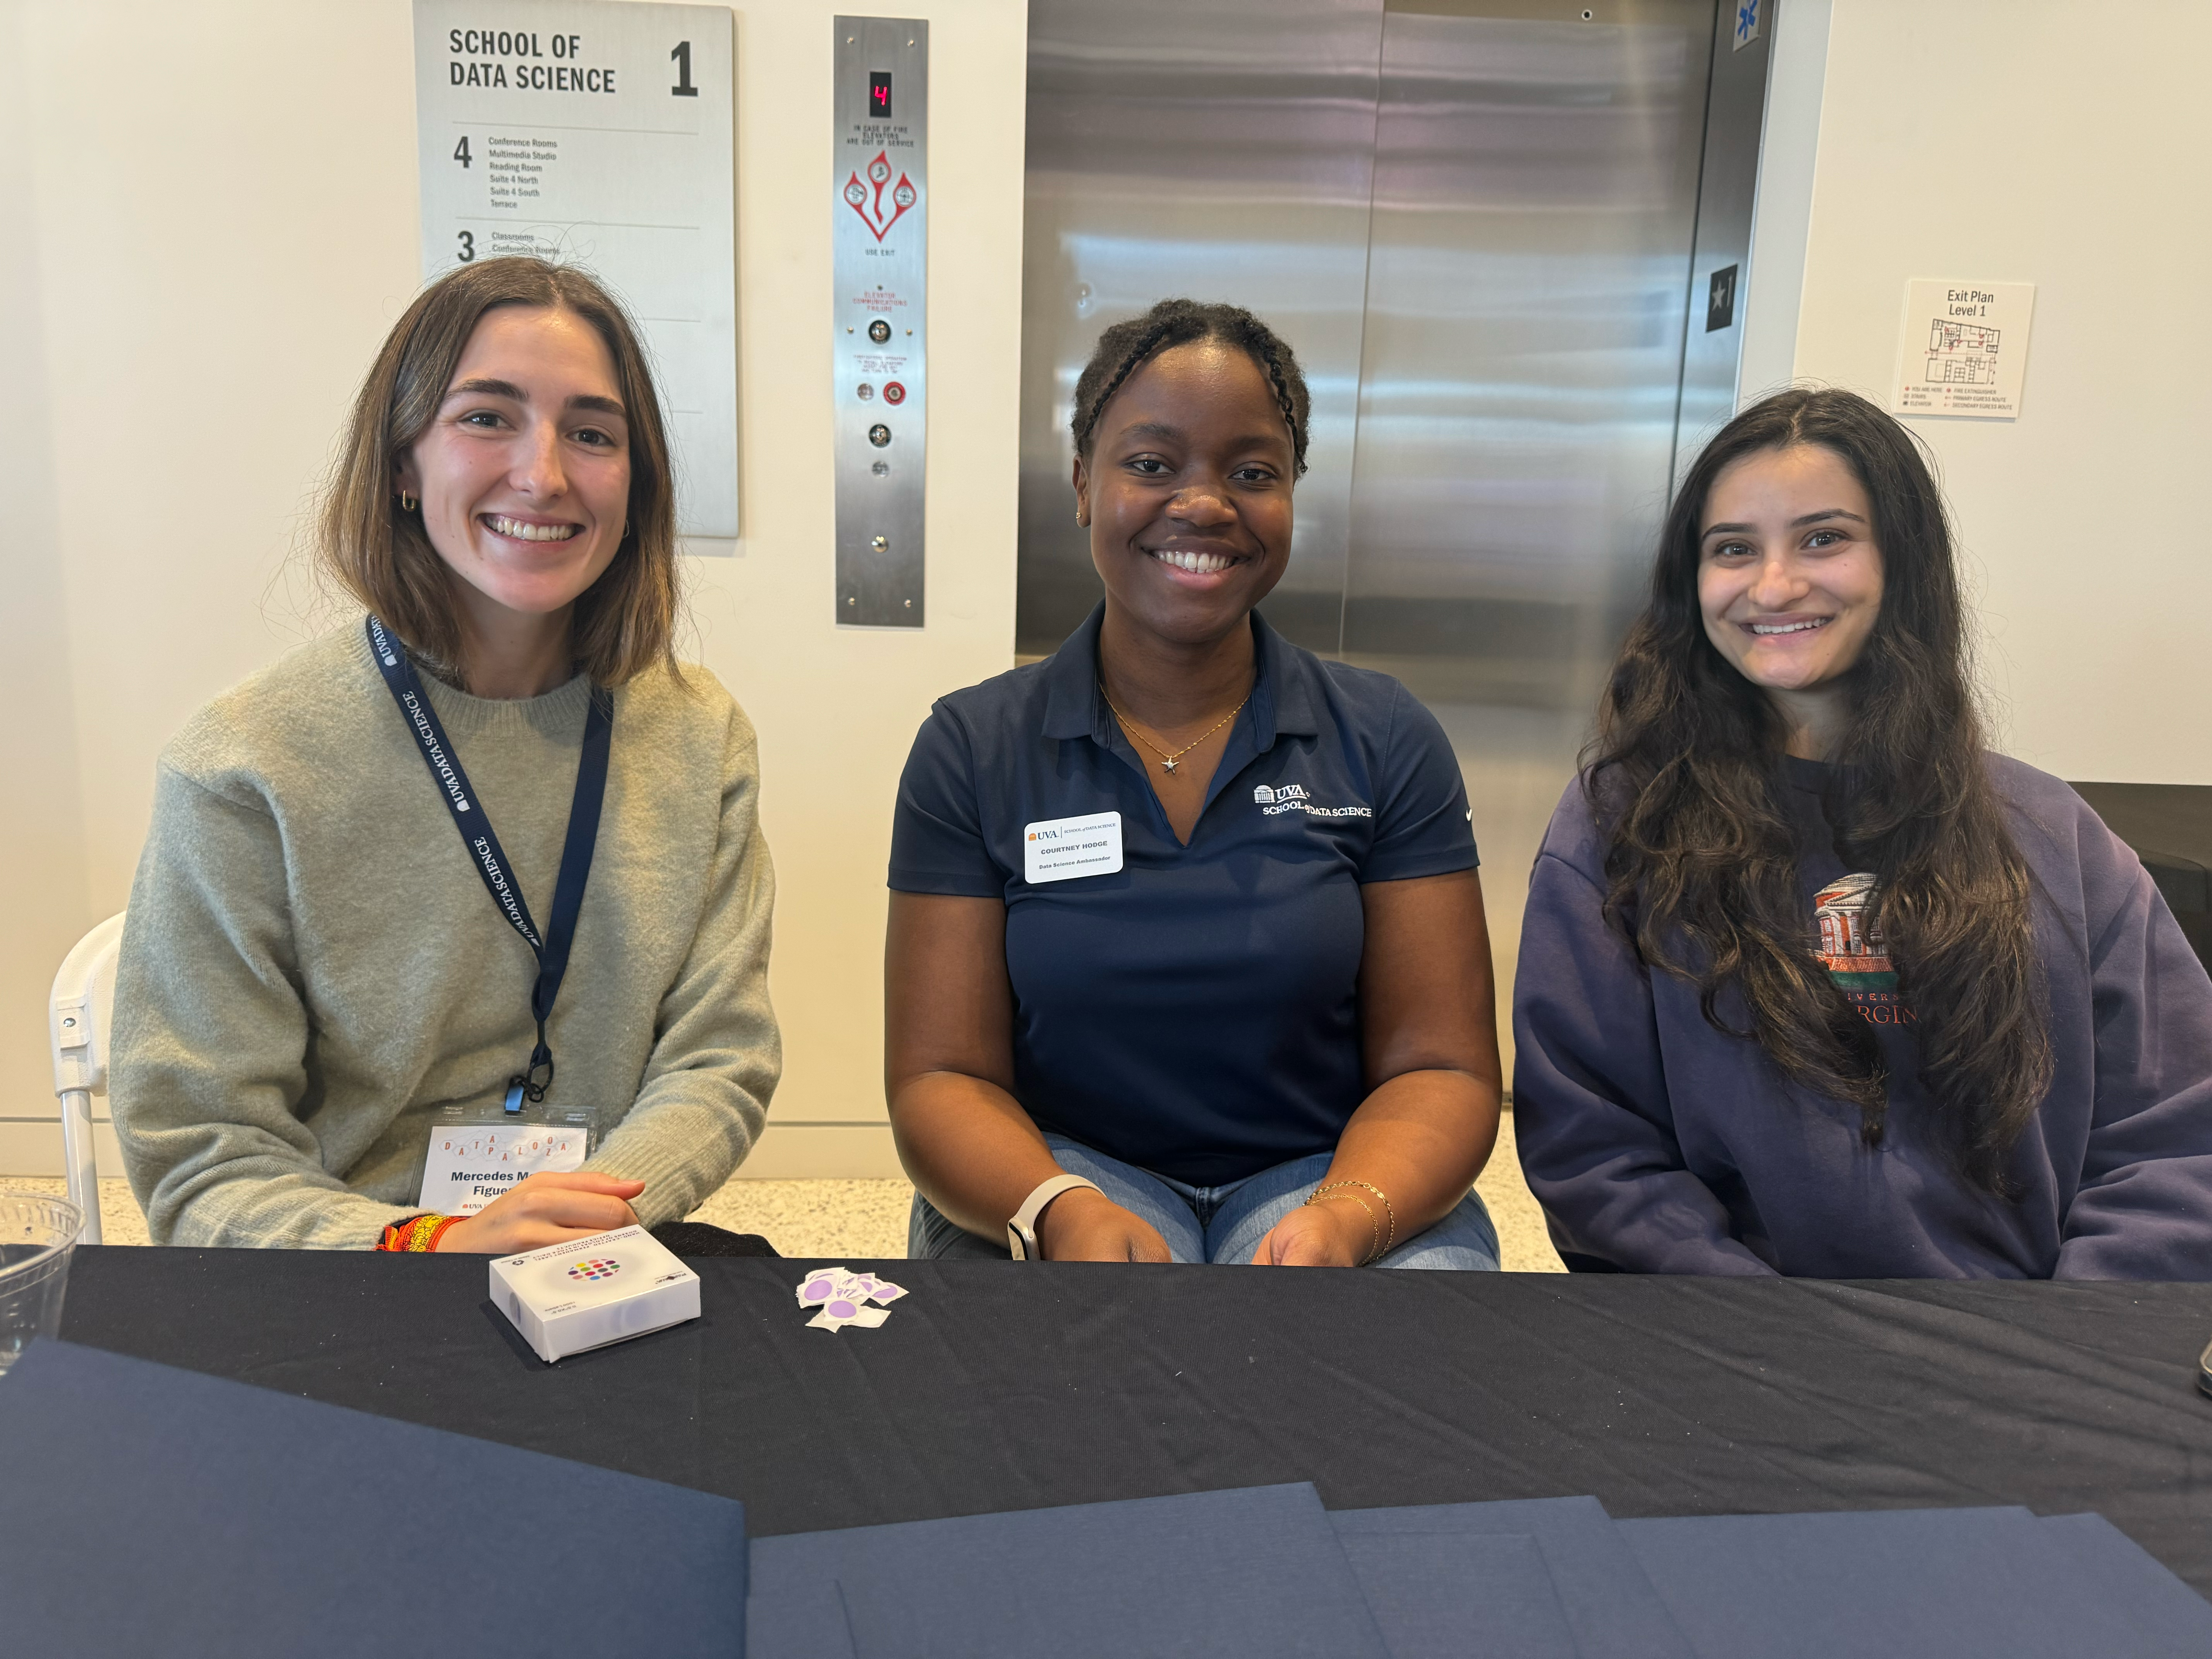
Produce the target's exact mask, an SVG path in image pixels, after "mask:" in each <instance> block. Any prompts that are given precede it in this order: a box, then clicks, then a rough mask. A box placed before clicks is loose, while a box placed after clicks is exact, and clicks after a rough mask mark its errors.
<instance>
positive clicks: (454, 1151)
mask: <svg viewBox="0 0 2212 1659" xmlns="http://www.w3.org/2000/svg"><path fill="white" fill-rule="evenodd" d="M594 1139H596V1136H595V1135H594V1134H593V1133H592V1115H591V1114H590V1113H589V1112H585V1111H556V1112H548V1111H544V1110H543V1109H536V1110H525V1111H521V1112H504V1111H501V1110H499V1109H496V1108H494V1109H492V1110H490V1111H489V1112H484V1111H471V1110H470V1109H468V1108H466V1107H462V1106H449V1107H447V1109H445V1110H444V1111H442V1112H441V1113H440V1114H439V1115H437V1117H436V1118H435V1120H434V1121H432V1123H431V1125H430V1150H429V1155H428V1157H427V1158H425V1159H424V1160H423V1163H422V1195H421V1196H420V1197H419V1198H417V1199H416V1203H417V1204H419V1205H420V1206H422V1208H423V1209H425V1210H428V1211H430V1212H433V1213H435V1214H437V1215H474V1214H476V1212H477V1211H479V1210H481V1209H483V1207H484V1206H486V1205H487V1204H489V1203H490V1202H491V1201H492V1200H494V1199H495V1198H497V1197H499V1196H501V1194H504V1193H506V1192H507V1191H508V1190H509V1189H510V1188H513V1186H514V1185H515V1184H516V1183H517V1182H520V1181H521V1180H522V1179H523V1178H524V1177H525V1176H533V1175H536V1174H537V1173H538V1171H539V1170H562V1171H564V1172H565V1171H568V1170H580V1169H582V1168H583V1167H584V1160H585V1159H586V1158H589V1157H590V1156H591V1155H592V1142H593V1140H594Z"/></svg>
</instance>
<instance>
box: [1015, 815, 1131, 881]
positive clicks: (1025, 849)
mask: <svg viewBox="0 0 2212 1659" xmlns="http://www.w3.org/2000/svg"><path fill="white" fill-rule="evenodd" d="M1120 868H1121V814H1120V813H1119V812H1092V813H1090V814H1087V815H1086V816H1085V817H1079V818H1040V819H1039V820H1038V821H1037V822H1036V823H1031V824H1025V825H1024V826H1023V829H1022V879H1023V880H1024V881H1026V882H1028V883H1029V884H1030V885H1031V886H1036V885H1037V884H1040V883H1042V882H1048V881H1073V880H1074V879H1075V878H1077V877H1078V876H1110V875H1112V874H1113V873H1114V872H1115V871H1116V870H1119V869H1120Z"/></svg>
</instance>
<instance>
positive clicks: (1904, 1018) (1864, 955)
mask: <svg viewBox="0 0 2212 1659" xmlns="http://www.w3.org/2000/svg"><path fill="white" fill-rule="evenodd" d="M1873 904H1874V878H1873V876H1871V875H1869V874H1868V873H1867V872H1864V871H1857V872H1853V873H1852V874H1850V875H1848V876H1838V877H1837V878H1836V879H1835V880H1833V881H1832V882H1830V883H1828V884H1826V886H1824V887H1822V888H1821V889H1820V891H1819V892H1817V893H1815V894H1814V896H1813V927H1814V947H1813V948H1814V951H1815V952H1816V953H1817V954H1818V955H1819V956H1820V963H1821V965H1822V966H1823V967H1825V968H1826V969H1827V970H1828V977H1829V978H1830V979H1832V980H1833V981H1835V982H1836V986H1837V988H1838V989H1839V990H1841V991H1842V992H1843V994H1844V1000H1846V1001H1848V1002H1849V1003H1850V1005H1851V1006H1853V1007H1854V1008H1856V1009H1857V1010H1858V1012H1859V1018H1862V1019H1863V1020H1865V1021H1866V1022H1867V1023H1868V1024H1872V1025H1910V1024H1911V1023H1912V1018H1913V1017H1912V1011H1911V1009H1910V1008H1908V1007H1906V1006H1905V999H1904V998H1903V997H1901V996H1899V994H1897V969H1896V967H1895V965H1894V964H1893V963H1892V962H1891V961H1890V959H1889V951H1888V948H1887V946H1886V945H1884V944H1883V943H1882V939H1881V934H1880V933H1877V932H1876V931H1875V926H1874V918H1873V915H1872V914H1871V912H1872V909H1873Z"/></svg>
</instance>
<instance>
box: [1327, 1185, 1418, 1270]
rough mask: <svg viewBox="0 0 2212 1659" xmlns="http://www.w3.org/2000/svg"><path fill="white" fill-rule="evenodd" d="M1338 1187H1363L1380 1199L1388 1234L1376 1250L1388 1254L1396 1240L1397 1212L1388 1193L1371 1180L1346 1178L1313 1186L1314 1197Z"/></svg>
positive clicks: (1370, 1212)
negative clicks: (1387, 1219) (1380, 1247)
mask: <svg viewBox="0 0 2212 1659" xmlns="http://www.w3.org/2000/svg"><path fill="white" fill-rule="evenodd" d="M1340 1187H1364V1188H1367V1190H1368V1191H1369V1192H1370V1193H1372V1194H1375V1196H1376V1197H1377V1198H1379V1199H1381V1200H1383V1214H1384V1215H1386V1216H1388V1217H1389V1218H1390V1231H1389V1236H1388V1237H1385V1238H1384V1239H1383V1248H1382V1249H1381V1250H1380V1251H1379V1252H1377V1254H1379V1255H1389V1254H1390V1247H1391V1246H1392V1245H1394V1244H1395V1243H1397V1242H1398V1212H1397V1211H1395V1210H1394V1209H1393V1208H1391V1207H1390V1195H1389V1194H1388V1193H1386V1192H1384V1191H1383V1189H1382V1188H1380V1187H1378V1186H1376V1184H1375V1183H1374V1182H1371V1181H1358V1180H1346V1181H1332V1182H1328V1184H1327V1185H1325V1186H1321V1187H1316V1188H1314V1197H1315V1198H1319V1197H1320V1196H1321V1195H1322V1194H1323V1193H1333V1192H1334V1191H1335V1190H1336V1189H1337V1188H1340ZM1309 1201H1310V1200H1309ZM1368 1213H1369V1214H1370V1215H1372V1214H1373V1213H1374V1212H1373V1211H1371V1210H1370V1211H1369V1212H1368Z"/></svg>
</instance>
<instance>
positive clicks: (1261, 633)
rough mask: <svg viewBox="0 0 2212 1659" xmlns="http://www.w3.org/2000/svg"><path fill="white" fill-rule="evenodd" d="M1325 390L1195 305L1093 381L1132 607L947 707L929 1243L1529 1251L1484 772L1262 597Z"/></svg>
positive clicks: (933, 957)
mask: <svg viewBox="0 0 2212 1659" xmlns="http://www.w3.org/2000/svg"><path fill="white" fill-rule="evenodd" d="M1307 407H1308V400H1307V395H1306V388H1305V382H1304V378H1303V377H1302V376H1301V375H1300V374H1299V372H1298V368H1297V361H1296V360H1295V359H1294V358H1293V357H1292V356H1291V351H1290V349H1289V348H1288V347H1287V346H1285V344H1284V343H1282V342H1281V341H1280V340H1279V339H1278V338H1276V337H1275V336H1274V334H1273V332H1272V331H1269V330H1268V328H1267V326H1266V325H1264V324H1263V323H1261V321H1260V320H1259V319H1257V318H1255V317H1254V316H1252V315H1251V313H1249V312H1245V311H1243V310H1240V309H1237V307H1231V306H1201V305H1196V304H1193V303H1192V302H1190V301H1182V300H1175V301H1163V302H1162V303H1161V304H1159V305H1158V306H1156V307H1153V308H1152V311H1151V312H1150V313H1148V314H1147V315H1146V316H1144V317H1141V318H1139V319H1134V320H1133V321H1131V322H1127V323H1122V324H1118V325H1115V327H1113V328H1110V329H1109V330H1107V331H1106V332H1105V334H1104V335H1103V337H1101V338H1100V340H1099V342H1098V347H1097V351H1096V352H1095V353H1094V355H1093V356H1092V357H1091V362H1090V365H1089V366H1088V367H1087V368H1085V370H1084V373H1083V375H1082V378H1081V379H1080V380H1079V382H1078V383H1077V386H1076V395H1075V416H1074V420H1073V431H1074V437H1075V452H1076V459H1075V474H1074V482H1075V514H1076V521H1077V522H1078V523H1079V524H1082V525H1085V526H1088V527H1089V529H1090V532H1091V559H1092V562H1094V563H1095V564H1096V565H1097V568H1098V574H1099V575H1100V577H1101V578H1102V579H1103V581H1104V584H1105V588H1106V598H1105V600H1104V603H1103V604H1102V605H1100V606H1099V607H1098V609H1097V610H1096V611H1093V612H1092V613H1091V617H1090V619H1089V620H1088V621H1086V622H1085V623H1084V624H1083V626H1082V627H1081V628H1080V629H1077V630H1076V632H1075V634H1074V635H1073V637H1072V638H1071V639H1069V640H1068V641H1067V642H1066V644H1065V645H1063V646H1062V647H1060V650H1059V651H1058V652H1057V653H1055V654H1054V656H1052V657H1051V658H1050V659H1048V660H1046V661H1044V662H1042V663H1037V664H1035V665H1031V666H1029V667H1026V668H1018V669H1016V670H1015V671H1013V672H1012V673H1010V674H1002V675H1000V676H999V677H998V678H996V679H993V680H988V681H986V682H985V683H984V684H981V685H977V686H971V687H969V689H968V690H964V691H960V692H957V693H955V694H954V695H952V696H949V697H946V698H945V699H943V700H942V701H941V702H939V703H938V704H937V706H936V708H934V709H933V710H932V711H931V714H930V717H929V720H928V721H927V723H926V724H925V725H924V726H923V727H922V729H921V735H920V736H919V737H917V738H915V746H914V752H913V754H912V756H911V757H909V758H908V762H907V768H906V774H905V776H904V777H903V779H902V781H901V782H900V786H899V799H898V811H897V816H896V823H895V827H894V829H893V833H892V844H891V867H890V885H891V888H892V889H893V891H892V895H891V905H890V938H889V943H888V952H887V954H888V965H887V992H888V1008H887V1015H886V1020H887V1032H886V1051H887V1052H886V1077H887V1085H888V1091H889V1094H890V1110H891V1122H892V1127H893V1129H894V1131H895V1133H896V1135H897V1137H898V1144H899V1151H900V1155H901V1157H902V1158H903V1159H904V1161H905V1164H906V1167H907V1169H908V1172H909V1173H910V1174H911V1175H912V1176H913V1177H914V1181H915V1186H916V1188H919V1194H918V1196H917V1197H916V1199H915V1208H914V1216H913V1221H912V1225H911V1229H910V1233H909V1239H910V1249H911V1251H912V1253H913V1254H914V1255H928V1256H943V1255H979V1256H981V1255H994V1256H999V1257H1001V1258H1003V1257H1004V1256H1006V1255H1008V1254H1009V1253H1010V1252H1011V1253H1012V1254H1014V1255H1019V1256H1024V1257H1028V1258H1032V1259H1034V1258H1036V1257H1039V1256H1042V1257H1049V1258H1051V1259H1053V1260H1055V1261H1229V1262H1256V1263H1263V1264H1281V1265H1293V1264H1297V1265H1304V1264H1312V1265H1339V1266H1353V1265H1357V1264H1361V1263H1368V1262H1378V1263H1380V1264H1381V1265H1383V1266H1386V1267H1472V1268H1492V1269H1494V1268H1495V1267H1497V1266H1498V1240H1497V1234H1496V1233H1495V1231H1493V1230H1492V1227H1491V1225H1490V1218H1489V1216H1488V1215H1487V1214H1486V1212H1485V1211H1484V1209H1483V1207H1482V1204H1481V1200H1479V1199H1478V1198H1476V1197H1475V1196H1474V1194H1473V1193H1472V1192H1471V1191H1470V1190H1469V1189H1470V1187H1471V1185H1472V1183H1473V1182H1474V1177H1475V1176H1476V1174H1477V1172H1478V1171H1480V1169H1481V1168H1482V1164H1483V1161H1484V1160H1485V1159H1486V1158H1488V1156H1489V1155H1490V1149H1491V1146H1492V1141H1493V1140H1494V1139H1495V1138H1496V1135H1497V1131H1498V1094H1499V1076H1498V1039H1497V1031H1496V1027H1495V1021H1494V1017H1493V1013H1492V988H1491V969H1490V941H1489V934H1488V933H1487V930H1486V927H1485V924H1484V920H1483V909H1482V888H1481V884H1480V879H1479V878H1478V876H1477V874H1476V871H1475V862H1476V860H1475V851H1474V836H1473V834H1472V832H1471V830H1470V829H1469V827H1468V805H1467V797H1466V792H1465V788H1464V787H1463V785H1462V782H1461V780H1460V775H1459V768H1458V764H1457V763H1456V762H1455V760H1454V759H1453V757H1452V752H1451V749H1450V747H1449V744H1447V743H1446V742H1445V739H1444V735H1443V731H1442V730H1441V728H1439V727H1438V726H1437V722H1436V720H1435V719H1434V718H1433V717H1432V716H1431V714H1429V713H1428V711H1427V710H1425V708H1422V707H1421V706H1420V704H1419V703H1418V702H1415V701H1414V700H1413V697H1412V696H1410V695H1409V694H1408V693H1407V690H1406V689H1405V688H1404V687H1403V686H1401V685H1400V684H1398V683H1397V682H1396V681H1395V680H1394V679H1391V678H1389V677H1388V676H1387V675H1383V674H1375V673H1370V672H1367V671H1364V670H1361V669H1357V668H1351V667H1347V666H1346V665H1343V664H1341V663H1333V662H1323V661H1322V660H1321V659H1319V658H1317V657H1316V656H1314V655H1313V653H1310V652H1308V651H1303V650H1300V649H1299V648H1298V647H1296V646H1293V645H1291V644H1290V643H1289V642H1288V641H1285V640H1284V639H1282V638H1281V636H1279V635H1277V634H1276V633H1275V632H1274V631H1273V629H1270V628H1269V627H1268V626H1267V623H1266V622H1264V621H1263V620H1262V619H1261V617H1258V616H1256V615H1255V614H1254V612H1253V606H1254V605H1257V604H1258V603H1259V602H1260V601H1261V599H1264V598H1265V597H1266V596H1267V593H1268V592H1269V591H1270V590H1271V589H1273V586H1275V584H1276V582H1277V581H1278V580H1280V578H1281V576H1282V574H1283V568H1284V565H1285V562H1286V561H1287V559H1288V558H1289V556H1290V550H1291V486H1292V484H1293V483H1295V481H1296V479H1297V475H1298V474H1299V473H1301V472H1303V471H1304V470H1305V449H1306V416H1307Z"/></svg>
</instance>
